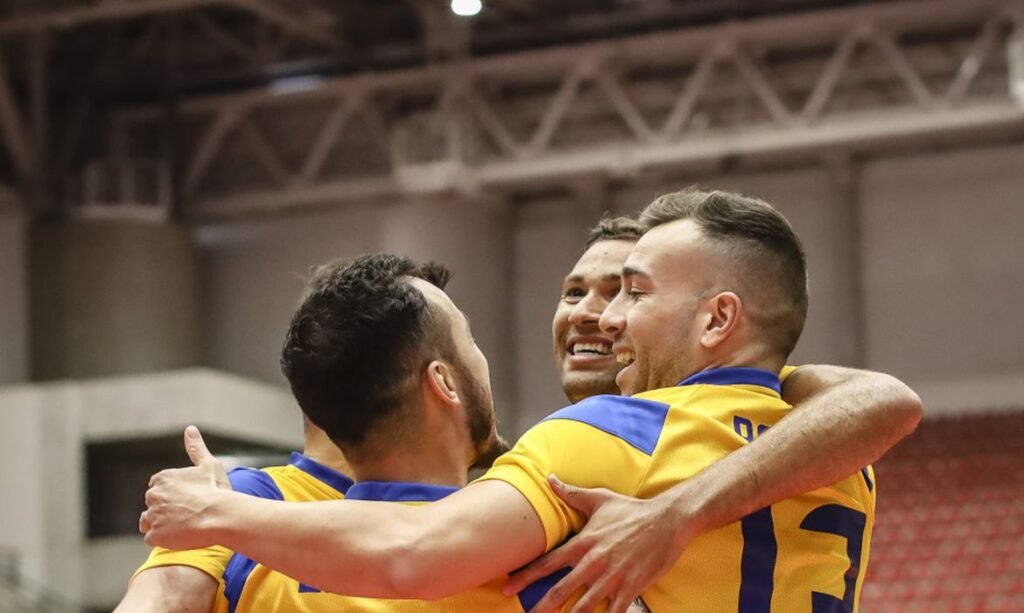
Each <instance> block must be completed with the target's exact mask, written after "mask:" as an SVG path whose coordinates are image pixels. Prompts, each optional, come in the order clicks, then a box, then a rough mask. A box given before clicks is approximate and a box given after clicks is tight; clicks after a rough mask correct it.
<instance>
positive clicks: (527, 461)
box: [479, 396, 668, 550]
mask: <svg viewBox="0 0 1024 613" xmlns="http://www.w3.org/2000/svg"><path fill="white" fill-rule="evenodd" d="M667 413H668V405H665V404H662V403H659V402H653V401H649V400H640V399H635V398H623V397H619V396H596V397H594V398H589V399H587V400H584V401H583V402H581V403H578V404H575V405H572V406H570V407H568V408H566V409H563V410H561V411H558V412H556V413H554V414H552V415H551V416H550V417H548V418H547V419H545V420H544V421H542V422H541V423H539V424H537V425H536V426H534V427H533V428H531V429H530V430H529V431H528V432H527V433H526V434H524V435H523V437H522V438H521V439H519V442H518V443H516V445H515V447H513V449H512V450H511V451H510V452H508V453H506V454H505V455H503V456H501V457H500V458H498V460H497V461H496V462H495V464H494V466H493V467H492V468H491V469H490V470H489V471H488V472H487V473H486V474H484V475H483V476H482V477H480V479H479V480H480V481H484V480H499V481H504V482H506V483H508V484H509V485H511V486H512V487H514V488H516V489H517V490H519V492H520V493H521V494H522V495H523V496H524V497H525V498H526V499H527V501H529V503H530V506H532V507H533V509H534V511H536V513H537V516H538V517H539V518H540V520H541V523H542V524H543V525H544V533H545V536H546V540H547V549H548V550H551V549H553V548H555V547H556V546H557V545H558V544H559V543H561V542H562V541H564V540H565V539H566V538H568V537H569V536H570V535H571V534H573V533H575V532H578V531H579V530H580V529H581V528H582V527H583V524H584V519H583V517H582V516H581V515H580V513H579V512H578V511H576V510H575V509H573V508H571V507H569V506H568V505H567V504H565V503H564V502H562V500H561V499H560V498H559V497H558V496H557V495H555V493H554V492H553V491H552V489H551V486H550V485H549V484H548V481H547V477H548V475H552V474H553V475H555V476H557V477H558V478H559V479H561V480H562V481H564V482H566V483H569V484H571V485H576V486H579V487H588V488H592V487H604V488H608V489H610V490H612V491H615V492H618V493H620V494H625V495H634V494H635V492H636V491H637V488H638V487H639V484H640V482H641V481H642V479H643V477H644V475H645V473H646V470H647V467H648V466H649V463H650V457H651V455H652V454H653V452H654V448H655V447H656V446H657V443H658V440H659V438H660V435H661V430H662V428H663V426H664V422H665V417H666V415H667Z"/></svg>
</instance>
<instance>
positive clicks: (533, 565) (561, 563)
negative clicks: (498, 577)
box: [502, 541, 583, 596]
mask: <svg viewBox="0 0 1024 613" xmlns="http://www.w3.org/2000/svg"><path fill="white" fill-rule="evenodd" d="M582 555H583V554H582V552H579V551H577V548H575V547H573V541H569V542H568V543H567V544H565V545H562V546H561V547H559V548H558V549H555V550H553V551H551V552H550V553H547V554H545V555H543V556H541V557H539V558H537V559H536V560H534V561H533V562H530V563H529V564H528V565H527V566H526V567H525V568H523V569H520V570H518V571H516V572H515V573H513V574H512V575H511V576H510V577H509V580H508V582H507V583H506V584H505V587H504V588H502V591H503V592H504V593H505V595H506V596H513V595H515V594H518V593H519V592H521V591H523V590H524V589H526V587H527V586H528V585H530V584H532V583H533V582H534V581H537V580H539V579H542V578H544V577H547V576H548V575H550V574H551V573H553V572H555V571H556V570H560V569H562V568H566V567H571V566H574V565H575V563H576V562H577V561H578V560H579V558H580V557H582Z"/></svg>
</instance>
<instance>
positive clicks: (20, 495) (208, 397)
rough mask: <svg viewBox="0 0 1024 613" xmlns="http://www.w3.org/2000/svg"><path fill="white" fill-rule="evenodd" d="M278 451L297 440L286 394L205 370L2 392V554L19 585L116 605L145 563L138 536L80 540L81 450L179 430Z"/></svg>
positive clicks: (298, 428) (82, 536) (296, 424)
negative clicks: (11, 556)
mask: <svg viewBox="0 0 1024 613" xmlns="http://www.w3.org/2000/svg"><path fill="white" fill-rule="evenodd" d="M188 423H195V424H197V425H199V427H200V428H202V429H204V430H205V431H206V432H208V433H217V434H220V435H224V436H230V437H232V438H234V439H237V440H243V441H252V442H255V443H264V444H268V445H273V446H279V447H284V448H299V447H300V446H301V444H302V425H301V424H302V422H301V419H300V418H299V413H298V409H297V407H295V404H294V401H293V400H292V399H291V397H290V396H289V394H287V393H285V392H283V391H282V390H280V389H278V388H276V387H273V386H269V385H266V384H260V383H254V382H252V381H247V380H242V379H240V378H238V377H233V376H229V375H224V374H222V373H215V372H211V371H207V370H202V369H192V370H184V371H176V372H168V373H160V374H150V375H136V376H130V377H119V378H113V379H95V380H91V381H63V382H53V383H43V384H23V385H16V386H8V387H6V388H4V389H0V466H3V467H6V468H11V467H15V468H16V470H0V491H2V492H3V501H4V504H0V550H3V551H13V552H14V553H15V555H16V558H17V560H18V574H19V577H20V580H21V581H22V582H23V584H24V585H26V586H28V587H29V588H31V589H32V591H37V590H39V589H42V590H45V591H46V592H47V593H50V594H55V595H57V596H59V597H61V598H63V599H65V600H66V601H68V602H77V603H82V604H85V605H88V606H92V607H96V608H104V607H108V608H109V607H112V606H113V605H114V604H115V603H116V602H117V601H118V600H119V599H120V597H121V596H122V595H123V594H124V589H125V587H126V582H127V580H128V578H129V577H131V573H132V572H133V571H134V570H135V568H136V567H137V566H138V565H139V564H140V563H142V561H143V560H144V559H145V556H146V554H147V548H146V546H145V544H144V543H143V542H142V538H141V537H139V536H118V537H106V538H99V539H88V538H87V537H86V482H85V474H86V467H85V452H84V450H85V445H86V443H88V442H99V441H116V440H125V439H132V438H136V437H146V436H154V435H167V436H180V432H181V431H182V429H183V428H184V426H185V424H188Z"/></svg>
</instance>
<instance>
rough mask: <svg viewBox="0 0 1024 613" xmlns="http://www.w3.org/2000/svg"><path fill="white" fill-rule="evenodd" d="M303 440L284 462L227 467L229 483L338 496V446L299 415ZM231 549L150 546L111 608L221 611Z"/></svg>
mask: <svg viewBox="0 0 1024 613" xmlns="http://www.w3.org/2000/svg"><path fill="white" fill-rule="evenodd" d="M303 432H304V438H305V444H304V445H303V449H302V453H301V454H300V453H292V454H291V457H290V458H289V461H288V464H287V465H286V466H272V467H268V468H264V469H263V470H261V471H257V470H253V469H251V468H244V467H239V468H235V469H232V470H231V471H230V472H228V475H227V476H228V480H229V482H230V484H231V488H232V489H233V490H234V491H236V492H242V493H244V494H249V495H252V496H262V497H270V498H274V499H278V500H280V499H281V498H282V497H283V494H282V492H286V493H287V494H288V497H287V499H289V500H305V501H309V500H340V499H342V498H344V495H345V492H346V491H347V490H348V488H349V486H351V485H352V480H351V479H350V478H349V477H348V476H347V475H349V474H351V471H350V469H349V466H348V464H347V463H346V461H345V457H344V456H343V455H342V453H341V450H340V449H338V447H337V446H336V445H335V444H334V443H333V442H331V440H330V439H329V438H328V437H327V435H326V434H325V433H324V431H323V430H321V429H320V428H317V427H316V426H314V425H313V424H312V423H311V422H310V421H309V420H308V419H303ZM233 553H234V552H232V551H231V550H229V549H226V548H224V547H216V546H215V547H208V548H205V549H197V550H189V551H170V550H167V549H163V548H160V547H156V548H154V549H153V550H152V551H151V552H150V554H149V558H147V559H146V561H145V562H144V563H143V564H142V566H140V567H139V568H138V570H136V571H135V573H134V574H133V575H132V578H131V581H130V582H129V584H128V590H127V592H126V593H125V595H124V598H123V599H122V600H121V603H120V604H119V605H118V606H117V608H116V609H115V611H116V612H124V613H128V612H131V611H149V612H151V613H155V612H158V611H166V612H168V613H172V612H182V611H226V610H227V604H228V603H227V600H226V598H225V595H224V575H225V571H226V570H227V569H228V565H229V563H230V562H231V560H232V556H233Z"/></svg>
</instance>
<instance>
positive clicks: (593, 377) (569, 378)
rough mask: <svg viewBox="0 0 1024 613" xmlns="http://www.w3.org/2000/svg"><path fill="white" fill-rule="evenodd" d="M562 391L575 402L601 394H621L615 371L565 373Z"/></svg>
mask: <svg viewBox="0 0 1024 613" xmlns="http://www.w3.org/2000/svg"><path fill="white" fill-rule="evenodd" d="M562 391H563V392H564V393H565V397H566V398H568V399H569V401H570V402H573V403H576V402H579V401H581V400H586V399H587V398H590V397H591V396H600V395H601V394H613V395H616V396H617V395H618V394H619V388H618V386H617V385H615V373H593V372H590V373H563V375H562Z"/></svg>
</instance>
